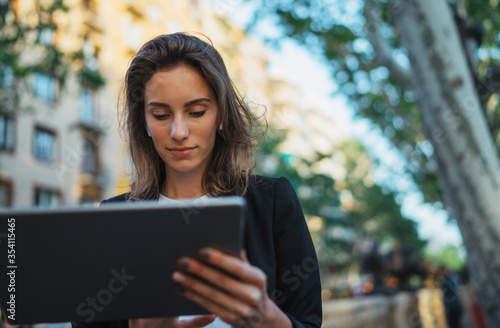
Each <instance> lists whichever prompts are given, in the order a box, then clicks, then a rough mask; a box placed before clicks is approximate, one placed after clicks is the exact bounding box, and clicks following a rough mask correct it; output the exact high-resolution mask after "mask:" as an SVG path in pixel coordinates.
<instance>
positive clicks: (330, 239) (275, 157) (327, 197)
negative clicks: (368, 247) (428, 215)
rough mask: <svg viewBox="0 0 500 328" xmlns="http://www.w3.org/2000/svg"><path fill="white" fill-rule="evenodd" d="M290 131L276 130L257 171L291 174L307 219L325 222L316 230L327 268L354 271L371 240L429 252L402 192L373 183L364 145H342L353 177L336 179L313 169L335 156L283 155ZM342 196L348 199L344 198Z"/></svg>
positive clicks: (339, 149) (341, 152)
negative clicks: (406, 214) (403, 210)
mask: <svg viewBox="0 0 500 328" xmlns="http://www.w3.org/2000/svg"><path fill="white" fill-rule="evenodd" d="M287 132H288V131H287V130H286V129H277V128H276V127H273V126H271V127H270V129H269V130H268V135H267V138H266V140H265V142H264V144H263V146H262V147H261V149H260V151H259V158H258V162H259V166H258V167H257V169H258V171H257V173H258V174H265V175H273V176H286V177H287V178H288V179H289V180H290V181H291V183H292V185H293V186H294V188H295V189H296V190H297V194H298V197H299V199H300V203H301V205H302V209H303V211H304V214H305V215H306V217H307V218H310V219H311V220H322V222H321V225H322V226H324V227H325V228H324V229H321V230H320V231H313V240H314V241H315V244H316V246H317V249H318V253H319V259H320V262H322V264H324V265H326V266H328V267H334V268H335V269H336V270H343V269H348V268H349V267H350V266H352V265H353V264H354V263H358V262H359V260H360V257H361V256H362V255H363V254H361V253H360V247H356V245H357V244H360V243H362V242H364V241H365V240H368V239H369V240H371V239H376V240H378V241H379V242H380V243H383V242H396V241H398V242H400V243H401V244H403V245H404V246H405V247H408V248H410V249H412V250H413V251H414V252H416V253H422V252H423V249H424V247H425V245H426V241H424V240H422V239H421V238H420V237H419V236H418V232H417V227H416V223H415V222H414V221H412V220H410V219H408V218H406V217H404V216H403V215H402V214H401V208H400V205H399V204H398V203H397V202H396V194H395V193H394V192H392V191H389V190H387V191H385V192H384V191H382V187H380V186H379V185H377V184H375V183H373V181H372V180H371V169H372V161H371V160H370V159H369V157H368V155H367V152H366V149H365V147H364V146H363V145H361V144H360V143H359V142H357V141H354V140H346V141H345V142H344V143H342V144H341V145H339V146H338V147H336V149H335V152H336V154H337V155H339V156H340V157H341V158H343V159H344V160H343V163H342V165H343V167H344V168H345V171H346V172H347V174H346V176H345V178H343V179H338V180H334V179H333V177H332V176H331V175H330V174H329V173H328V172H318V171H317V170H313V169H311V168H312V167H313V163H317V162H319V161H321V160H323V159H327V158H331V157H333V154H324V153H321V152H320V151H317V150H315V151H314V156H313V158H310V159H306V158H303V157H301V156H299V155H297V154H286V153H283V152H282V150H281V149H280V146H281V145H282V144H283V142H284V141H285V140H286V138H287ZM311 147H312V145H311ZM298 168H299V169H298ZM342 193H344V195H347V200H344V201H342V200H341V198H342ZM324 248H327V249H326V250H325V249H324Z"/></svg>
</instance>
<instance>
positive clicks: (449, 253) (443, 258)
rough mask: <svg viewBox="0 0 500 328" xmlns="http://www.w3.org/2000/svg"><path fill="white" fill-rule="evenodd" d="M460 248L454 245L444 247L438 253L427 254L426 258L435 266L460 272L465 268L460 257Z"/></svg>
mask: <svg viewBox="0 0 500 328" xmlns="http://www.w3.org/2000/svg"><path fill="white" fill-rule="evenodd" d="M461 248H462V247H458V246H455V245H446V246H444V247H443V248H442V249H441V250H440V251H439V252H438V253H431V252H427V254H426V257H427V258H429V259H431V260H432V261H433V262H434V263H436V264H437V265H440V266H441V265H442V266H445V267H447V268H449V269H451V270H454V271H460V270H462V269H463V268H464V267H465V261H464V259H463V258H462V257H461V256H460V250H461Z"/></svg>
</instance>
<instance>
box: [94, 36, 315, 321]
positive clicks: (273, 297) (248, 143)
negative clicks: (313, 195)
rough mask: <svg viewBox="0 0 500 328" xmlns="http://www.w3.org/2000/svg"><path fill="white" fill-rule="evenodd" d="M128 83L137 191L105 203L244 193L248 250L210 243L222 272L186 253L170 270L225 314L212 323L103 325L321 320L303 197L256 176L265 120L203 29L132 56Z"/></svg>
mask: <svg viewBox="0 0 500 328" xmlns="http://www.w3.org/2000/svg"><path fill="white" fill-rule="evenodd" d="M125 90H126V106H125V120H124V123H125V124H124V125H125V128H126V129H125V131H126V134H127V136H128V139H129V146H130V153H131V157H132V160H133V162H134V165H135V171H136V173H135V176H134V179H133V183H132V184H131V191H130V192H129V193H127V194H123V195H120V196H116V197H114V198H111V199H109V200H107V201H104V203H107V202H116V201H142V200H159V201H162V202H166V201H170V202H172V201H175V200H176V199H183V198H202V199H203V198H206V197H217V196H221V195H240V196H244V197H245V198H246V200H247V202H248V205H249V206H248V213H247V222H246V227H245V228H246V229H245V230H246V232H245V237H244V238H245V242H244V245H245V252H246V253H245V254H243V255H242V258H241V259H240V258H235V257H233V256H229V255H226V254H223V253H221V252H219V251H217V250H214V249H202V250H200V256H201V257H203V258H204V260H205V262H206V263H208V264H209V265H211V266H213V267H216V268H218V269H220V270H214V269H213V267H211V266H208V265H206V264H204V263H203V262H201V261H198V260H196V259H193V258H187V257H184V258H181V259H179V261H178V267H179V269H178V270H177V271H175V272H174V273H173V275H172V277H166V279H173V280H174V281H175V282H176V283H177V284H178V286H179V288H178V292H179V293H180V294H181V295H183V296H185V297H186V298H188V299H190V300H192V301H194V302H196V303H198V304H200V305H201V306H202V307H204V308H205V309H207V310H208V311H209V312H211V313H213V314H214V315H215V316H216V317H217V320H216V322H214V323H212V324H210V323H211V322H212V321H214V319H215V316H214V315H208V316H206V315H205V316H195V317H190V318H187V319H186V320H181V319H182V318H181V319H179V318H160V319H135V320H129V321H128V322H126V321H125V322H111V323H101V324H98V325H99V326H100V327H126V326H127V324H128V326H130V327H131V328H142V327H144V328H145V327H148V328H149V327H155V328H156V327H158V328H160V327H161V328H167V327H203V326H205V325H207V324H210V327H228V326H229V325H232V326H237V327H240V326H241V327H320V326H321V297H320V294H321V287H320V282H319V273H318V264H317V260H316V254H315V252H314V248H313V245H312V242H311V238H310V235H309V232H308V230H307V226H306V224H305V220H304V215H303V213H302V210H301V207H300V204H299V202H298V199H297V197H296V195H295V192H294V191H293V188H292V187H291V185H290V183H289V181H288V180H286V179H285V178H280V179H275V178H268V177H258V176H255V175H254V174H253V169H254V166H255V165H254V161H253V149H254V147H255V145H256V142H255V141H256V138H257V137H256V136H254V135H253V130H254V128H255V127H256V121H255V119H254V118H253V116H252V114H251V112H250V111H249V109H248V107H247V105H246V104H245V103H244V102H243V100H242V99H241V97H240V96H239V95H238V93H237V92H236V90H235V88H234V87H233V85H232V82H231V80H230V78H229V76H228V74H227V71H226V68H225V65H224V62H223V60H222V58H221V56H220V55H219V53H218V52H217V51H216V50H215V49H214V48H213V46H211V45H210V44H208V43H206V42H204V41H201V40H200V39H199V38H197V37H194V36H189V35H186V34H182V33H175V34H170V35H162V36H158V37H156V38H155V39H153V40H151V41H149V42H147V43H146V44H145V45H144V46H143V47H142V48H141V49H140V50H139V52H138V53H137V55H136V56H135V58H134V59H133V60H132V63H131V65H130V68H129V69H128V72H127V75H126V78H125ZM186 273H189V274H186ZM206 281H208V282H209V283H211V284H207V283H206ZM212 284H213V285H215V286H217V288H214V287H213V285H212ZM95 325H97V324H95Z"/></svg>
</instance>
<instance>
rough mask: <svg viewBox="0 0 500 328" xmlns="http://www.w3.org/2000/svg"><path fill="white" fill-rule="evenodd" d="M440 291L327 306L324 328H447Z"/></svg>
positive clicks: (348, 300)
mask: <svg viewBox="0 0 500 328" xmlns="http://www.w3.org/2000/svg"><path fill="white" fill-rule="evenodd" d="M441 297H442V294H441V291H440V290H439V289H433V288H424V289H421V290H419V291H418V292H416V293H409V292H400V293H398V294H395V295H391V296H385V295H373V296H364V297H359V298H346V299H335V300H326V301H324V302H323V326H322V327H324V328H406V327H408V328H410V327H411V328H419V327H420V328H447V325H446V320H445V316H444V308H443V303H442V298H441Z"/></svg>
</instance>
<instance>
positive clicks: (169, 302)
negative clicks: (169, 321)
mask: <svg viewBox="0 0 500 328" xmlns="http://www.w3.org/2000/svg"><path fill="white" fill-rule="evenodd" d="M244 213H245V200H244V198H241V197H222V198H213V199H209V200H207V201H206V202H203V204H202V205H201V204H199V203H198V204H196V203H194V202H190V201H186V202H182V203H180V204H179V205H163V204H158V203H156V202H143V203H136V204H133V203H112V204H109V205H106V206H101V207H99V208H91V209H89V208H87V209H82V208H60V209H46V210H34V209H32V210H9V211H3V212H1V213H0V265H1V269H0V306H1V309H2V312H3V314H4V316H5V317H6V319H7V321H8V322H9V323H10V324H18V325H19V324H34V323H49V322H67V321H80V322H92V321H102V320H123V319H129V318H152V317H169V316H177V315H189V314H206V313H208V312H207V311H206V310H204V309H203V308H201V307H200V306H198V305H197V304H195V303H193V302H191V301H189V300H187V299H185V298H184V297H182V296H180V295H179V294H177V293H176V292H175V284H174V282H173V280H172V278H171V275H172V272H173V270H174V268H175V263H176V260H177V259H178V258H179V257H181V256H196V254H197V250H198V249H199V248H201V247H206V246H207V247H213V248H216V249H219V250H221V251H224V252H226V253H228V254H232V255H234V256H239V254H240V250H241V249H242V236H243V231H242V230H243V227H244V222H243V220H244Z"/></svg>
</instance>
